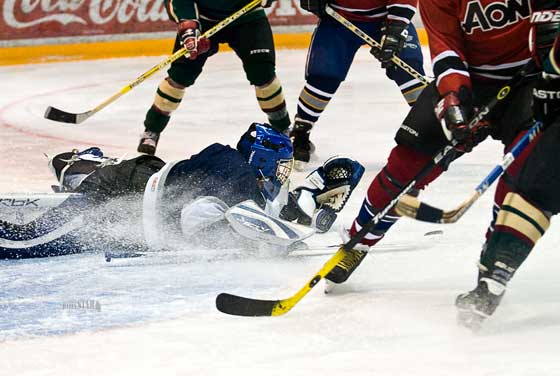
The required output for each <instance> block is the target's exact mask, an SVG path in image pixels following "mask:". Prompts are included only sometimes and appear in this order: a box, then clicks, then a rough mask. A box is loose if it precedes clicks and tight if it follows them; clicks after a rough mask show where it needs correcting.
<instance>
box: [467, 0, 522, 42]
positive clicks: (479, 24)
mask: <svg viewBox="0 0 560 376" xmlns="http://www.w3.org/2000/svg"><path fill="white" fill-rule="evenodd" d="M530 16H531V5H530V0H502V1H494V2H491V3H489V4H487V5H485V6H483V5H482V4H480V0H473V1H469V3H468V4H467V9H466V12H465V17H464V18H463V22H462V23H461V27H462V28H463V30H464V31H465V33H467V34H472V33H473V32H474V31H476V30H477V29H480V30H482V31H490V30H492V29H501V28H504V27H506V26H508V25H511V24H514V23H516V22H519V21H520V20H523V19H525V18H529V17H530Z"/></svg>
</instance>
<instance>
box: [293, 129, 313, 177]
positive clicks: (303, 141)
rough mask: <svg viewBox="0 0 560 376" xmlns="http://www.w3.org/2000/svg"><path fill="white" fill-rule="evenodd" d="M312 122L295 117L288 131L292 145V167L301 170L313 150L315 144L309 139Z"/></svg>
mask: <svg viewBox="0 0 560 376" xmlns="http://www.w3.org/2000/svg"><path fill="white" fill-rule="evenodd" d="M311 128H313V123H311V122H307V121H302V120H299V119H296V121H295V123H294V126H293V127H292V130H291V132H290V138H291V139H292V144H293V147H294V168H295V169H296V170H298V171H303V170H304V169H305V166H306V165H307V164H308V163H309V160H310V159H311V154H313V152H315V145H313V143H312V142H311V141H310V140H309V134H310V133H311Z"/></svg>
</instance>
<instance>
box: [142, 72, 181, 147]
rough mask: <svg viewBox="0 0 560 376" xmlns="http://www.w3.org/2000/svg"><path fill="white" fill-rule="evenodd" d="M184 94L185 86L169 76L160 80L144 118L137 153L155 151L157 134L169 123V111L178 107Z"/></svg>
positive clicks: (157, 139)
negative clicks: (143, 128) (152, 101)
mask: <svg viewBox="0 0 560 376" xmlns="http://www.w3.org/2000/svg"><path fill="white" fill-rule="evenodd" d="M184 94H185V87H184V86H182V85H179V84H178V83H176V82H175V81H173V80H172V79H171V77H167V78H166V79H164V80H163V81H161V83H160V84H159V87H158V89H157V91H156V96H155V99H154V103H153V104H152V107H151V108H150V109H149V110H148V113H147V114H146V119H145V120H144V127H145V130H144V133H142V135H141V136H140V143H139V144H138V152H139V153H145V154H149V155H154V154H155V153H156V148H157V144H158V141H159V135H160V133H161V132H162V131H163V130H164V129H165V127H166V126H167V123H169V119H170V118H171V113H172V112H173V111H175V110H176V109H177V108H178V107H179V104H180V103H181V100H182V99H183V95H184Z"/></svg>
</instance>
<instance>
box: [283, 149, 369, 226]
mask: <svg viewBox="0 0 560 376" xmlns="http://www.w3.org/2000/svg"><path fill="white" fill-rule="evenodd" d="M363 173H364V167H363V166H362V165H361V164H360V163H359V162H358V161H356V160H354V159H351V158H346V157H333V158H330V159H328V160H327V161H326V162H325V163H324V164H323V166H321V167H319V168H318V169H316V170H315V171H313V172H312V173H311V174H309V175H308V176H307V178H306V179H305V182H304V184H303V185H302V186H300V187H297V188H296V189H295V190H294V191H293V192H291V194H290V203H289V204H288V206H289V207H291V208H292V210H293V215H292V218H290V219H291V220H293V219H296V218H297V219H298V223H301V224H304V225H311V226H313V227H315V228H316V229H317V232H326V231H328V230H329V229H330V228H331V226H332V225H333V223H334V221H335V220H336V216H337V213H338V212H340V211H341V210H342V209H343V208H344V206H345V205H346V202H347V200H348V198H349V197H350V194H351V193H352V191H353V190H354V188H355V187H356V185H358V183H359V181H360V179H361V178H362V175H363Z"/></svg>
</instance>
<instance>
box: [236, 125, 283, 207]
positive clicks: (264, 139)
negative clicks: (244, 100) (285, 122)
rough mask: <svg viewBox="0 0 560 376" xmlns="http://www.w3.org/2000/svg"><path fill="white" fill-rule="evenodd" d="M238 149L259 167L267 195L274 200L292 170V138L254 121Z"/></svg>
mask: <svg viewBox="0 0 560 376" xmlns="http://www.w3.org/2000/svg"><path fill="white" fill-rule="evenodd" d="M237 150H238V151H239V152H240V153H241V154H242V155H243V157H245V159H246V160H247V162H248V163H249V164H250V165H251V167H253V169H254V170H255V173H256V175H257V177H258V178H259V179H260V183H261V184H262V188H261V190H262V192H263V194H264V195H265V197H266V198H267V199H268V200H270V201H273V200H274V199H275V198H276V196H278V194H279V193H280V190H281V188H282V186H283V185H284V184H285V183H286V182H287V181H288V178H289V176H290V173H291V172H292V167H293V147H292V142H291V140H290V138H289V137H288V136H287V135H285V134H283V133H280V132H278V131H276V130H274V129H273V128H270V126H266V125H263V124H258V123H253V124H251V126H250V127H249V130H248V131H247V132H245V134H244V135H243V136H242V137H241V139H240V140H239V142H238V143H237Z"/></svg>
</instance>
